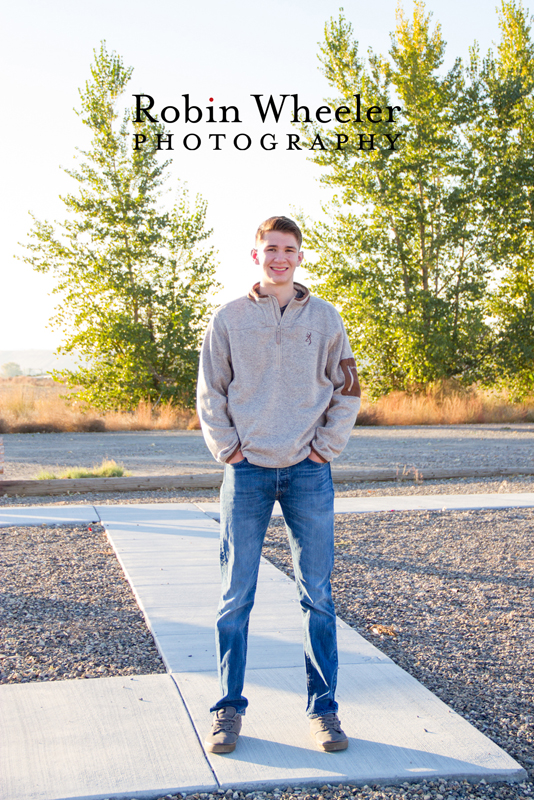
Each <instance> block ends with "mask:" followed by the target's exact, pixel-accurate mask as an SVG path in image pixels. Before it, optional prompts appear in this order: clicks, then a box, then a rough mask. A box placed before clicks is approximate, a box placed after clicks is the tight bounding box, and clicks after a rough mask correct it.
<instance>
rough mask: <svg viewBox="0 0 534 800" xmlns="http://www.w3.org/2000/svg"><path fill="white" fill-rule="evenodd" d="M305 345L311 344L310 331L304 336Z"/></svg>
mask: <svg viewBox="0 0 534 800" xmlns="http://www.w3.org/2000/svg"><path fill="white" fill-rule="evenodd" d="M306 344H311V331H308V333H307V334H306Z"/></svg>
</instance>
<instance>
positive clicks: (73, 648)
mask: <svg viewBox="0 0 534 800" xmlns="http://www.w3.org/2000/svg"><path fill="white" fill-rule="evenodd" d="M496 491H501V492H503V491H504V492H525V491H527V492H528V491H534V479H533V478H521V477H515V478H510V479H507V480H506V481H502V480H495V479H482V480H481V479H477V480H472V479H464V480H460V481H450V480H447V481H433V482H431V483H430V482H424V483H420V484H417V483H395V484H393V483H382V482H380V483H378V482H376V483H365V484H363V483H362V484H347V485H340V484H338V485H337V486H336V494H337V496H367V495H369V494H375V495H393V494H395V495H399V494H404V495H405V494H440V493H441V494H466V493H480V492H496ZM217 496H218V492H217V491H216V490H190V491H175V492H135V493H132V494H125V493H117V494H116V495H109V494H107V493H102V494H100V495H97V494H94V495H69V496H67V495H66V496H64V497H48V498H34V497H32V498H3V502H2V503H1V504H2V505H9V506H33V505H44V504H47V505H48V504H50V505H66V504H79V503H98V504H115V503H142V502H150V503H154V502H169V501H170V502H195V501H197V502H199V501H203V500H204V501H211V502H213V501H214V500H216V499H217ZM91 528H92V530H91V531H89V530H88V528H87V526H74V527H73V526H64V527H59V526H58V527H53V528H50V527H46V528H45V527H41V528H5V529H0V536H1V542H2V547H1V549H0V583H1V584H2V585H3V587H5V592H6V596H7V603H6V611H5V612H4V614H5V618H4V619H2V622H3V623H4V624H3V625H2V634H0V635H1V636H3V637H4V638H3V640H2V639H0V642H1V646H2V652H3V653H5V655H6V656H7V657H8V658H7V659H5V661H4V664H5V665H6V666H4V667H3V668H2V669H3V671H2V673H1V674H0V683H6V682H25V681H29V680H32V681H34V680H58V679H64V678H73V677H85V676H87V677H89V676H95V675H124V674H135V673H137V674H141V673H143V674H146V673H150V672H164V667H163V664H162V662H161V660H160V658H159V656H158V654H157V651H156V649H155V647H154V644H153V640H152V638H151V636H150V633H149V631H148V629H147V628H146V626H145V624H144V621H143V618H142V615H141V613H140V612H139V609H138V607H137V605H136V603H135V599H134V597H133V594H132V593H131V590H130V588H129V585H128V583H127V582H126V581H125V579H124V578H123V575H122V571H121V569H120V567H119V565H118V563H117V561H116V560H115V557H114V555H113V552H112V550H111V548H110V546H109V544H108V542H107V539H106V538H105V535H104V533H103V529H102V528H101V527H100V526H98V525H96V526H95V525H93V526H91ZM414 534H415V535H414ZM533 534H534V510H532V509H512V510H510V509H506V510H499V511H493V510H492V511H467V512H402V513H401V512H387V513H373V514H364V515H361V514H344V515H339V516H338V517H337V518H336V556H337V558H336V567H335V572H334V576H333V585H334V592H335V599H336V605H337V610H338V613H339V615H340V616H341V617H342V618H343V619H345V620H346V621H347V622H348V623H349V624H351V625H352V626H353V627H354V628H356V629H357V630H358V631H359V632H360V633H361V634H362V635H363V636H365V637H366V638H368V639H369V640H370V641H372V642H373V644H375V645H377V646H378V647H379V648H380V649H381V650H383V651H384V652H385V653H387V654H388V655H389V656H390V657H391V658H392V659H393V660H394V661H395V662H396V663H398V664H399V665H400V666H402V667H403V668H404V669H406V670H407V671H408V672H410V673H411V674H412V675H414V677H416V678H417V679H418V680H420V681H421V682H422V683H423V684H425V685H426V686H427V687H428V688H429V689H430V690H431V691H433V692H434V693H435V694H437V695H438V696H439V697H441V699H443V700H444V701H445V702H446V703H448V704H449V705H450V706H452V707H453V708H454V709H455V710H456V711H458V712H459V713H460V714H462V715H463V716H465V717H466V718H467V719H468V720H469V721H470V722H471V723H472V724H473V725H475V726H476V727H478V728H479V729H480V730H482V731H483V732H484V733H485V734H486V735H487V736H489V737H490V738H491V739H493V740H494V741H495V742H497V743H498V744H499V745H501V746H502V747H503V748H504V749H505V750H506V751H507V752H508V753H510V754H511V755H512V756H513V757H514V758H516V759H517V760H518V761H519V762H520V763H521V764H522V765H523V766H524V767H525V768H526V769H527V770H529V771H530V777H531V779H532V778H534V771H533V770H534V725H533V723H534V708H533V695H534V692H533V689H534V678H533V676H532V663H533V662H534V635H533V632H532V606H533V603H532V586H533V582H534V581H533V574H534V570H533V567H534V543H533V542H534V540H533ZM481 554H483V558H482V557H481ZM265 555H266V556H267V557H268V558H269V559H270V560H271V561H272V562H273V563H275V564H276V565H277V566H279V567H280V568H282V569H284V571H286V572H287V573H288V574H291V563H290V555H289V550H288V545H287V539H286V535H285V530H284V526H283V522H282V521H281V520H274V521H273V523H272V524H271V526H270V529H269V532H268V536H267V539H266V544H265ZM21 564H23V565H24V566H23V568H21V567H20V565H21ZM88 565H90V566H91V569H88V568H87V567H88ZM37 586H39V589H36V587H37ZM43 588H44V591H43ZM6 620H7V624H5V621H6ZM377 626H384V627H383V628H377ZM372 628H375V630H376V631H378V633H373V632H372ZM36 642H37V644H36ZM223 794H224V795H225V797H226V798H228V800H230V798H232V800H244V798H247V800H251V798H258V800H296V798H302V799H303V800H342V799H343V798H347V797H354V798H358V800H362V798H366V800H386V799H387V800H390V799H391V800H463V798H479V799H480V800H522V799H523V798H525V799H526V798H531V797H533V796H534V786H533V784H532V783H531V782H526V783H523V784H507V783H496V784H486V783H485V782H484V781H482V782H480V783H477V784H470V783H467V782H465V781H464V782H455V781H447V782H446V781H420V782H417V783H411V784H408V783H405V784H403V786H396V787H393V786H389V787H388V786H385V787H384V786H372V787H363V788H362V787H354V786H350V785H349V786H341V785H340V786H331V785H325V786H317V787H314V788H309V789H304V790H302V791H299V790H298V789H293V788H292V787H288V786H280V788H279V790H277V791H273V792H259V791H257V792H253V793H248V794H246V795H245V794H244V793H241V792H234V791H233V790H228V791H227V792H226V793H224V792H222V791H221V792H219V793H216V794H214V795H208V794H194V795H189V798H190V800H206V799H207V800H216V798H217V797H218V796H222V795H223ZM171 797H173V798H180V797H181V795H173V796H170V795H167V796H166V800H170V798H171Z"/></svg>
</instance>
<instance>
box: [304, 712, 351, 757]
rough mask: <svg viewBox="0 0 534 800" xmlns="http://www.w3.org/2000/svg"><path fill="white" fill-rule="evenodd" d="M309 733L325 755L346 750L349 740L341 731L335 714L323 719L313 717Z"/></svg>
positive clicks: (327, 715) (325, 716) (326, 715)
mask: <svg viewBox="0 0 534 800" xmlns="http://www.w3.org/2000/svg"><path fill="white" fill-rule="evenodd" d="M310 733H311V736H312V739H313V740H314V742H315V744H316V745H317V747H318V748H319V750H325V751H326V752H327V753H330V752H332V751H333V750H346V749H347V747H348V746H349V740H348V739H347V736H346V734H345V733H344V732H343V730H342V729H341V723H340V721H339V718H338V716H337V714H334V712H333V711H332V712H331V713H330V714H325V715H324V717H315V719H312V720H310Z"/></svg>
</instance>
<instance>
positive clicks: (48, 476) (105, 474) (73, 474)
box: [37, 458, 132, 481]
mask: <svg viewBox="0 0 534 800" xmlns="http://www.w3.org/2000/svg"><path fill="white" fill-rule="evenodd" d="M131 474H132V473H131V472H128V471H127V470H125V469H124V464H117V462H116V461H115V460H114V459H113V458H112V459H104V460H103V461H102V463H101V464H100V466H97V465H96V464H95V466H94V467H93V469H86V468H85V467H71V468H70V469H66V470H64V471H63V472H60V473H59V475H56V474H55V473H54V472H47V471H46V470H41V472H39V474H38V475H37V480H38V481H51V480H57V479H58V478H65V479H70V480H75V479H76V478H122V477H123V476H124V477H126V476H128V475H131Z"/></svg>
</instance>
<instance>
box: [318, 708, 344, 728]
mask: <svg viewBox="0 0 534 800" xmlns="http://www.w3.org/2000/svg"><path fill="white" fill-rule="evenodd" d="M319 720H320V725H321V727H320V730H323V731H329V730H332V729H333V730H335V731H336V732H337V733H341V722H340V721H339V719H338V716H337V714H334V713H331V714H325V715H324V716H322V717H319Z"/></svg>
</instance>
